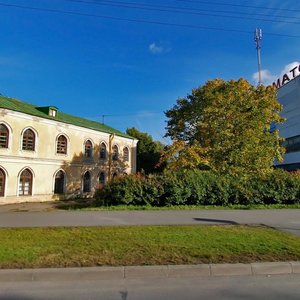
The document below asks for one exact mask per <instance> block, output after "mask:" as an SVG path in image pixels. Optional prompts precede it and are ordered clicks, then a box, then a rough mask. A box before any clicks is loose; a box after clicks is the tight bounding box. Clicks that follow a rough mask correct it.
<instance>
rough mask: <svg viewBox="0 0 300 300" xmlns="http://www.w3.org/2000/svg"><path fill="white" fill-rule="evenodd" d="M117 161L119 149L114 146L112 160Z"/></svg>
mask: <svg viewBox="0 0 300 300" xmlns="http://www.w3.org/2000/svg"><path fill="white" fill-rule="evenodd" d="M118 159H119V149H118V146H117V145H114V146H113V147H112V160H118Z"/></svg>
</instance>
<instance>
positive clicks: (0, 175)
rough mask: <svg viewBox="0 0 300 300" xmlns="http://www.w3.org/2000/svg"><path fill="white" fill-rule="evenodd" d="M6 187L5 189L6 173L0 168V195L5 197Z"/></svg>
mask: <svg viewBox="0 0 300 300" xmlns="http://www.w3.org/2000/svg"><path fill="white" fill-rule="evenodd" d="M4 189H5V173H4V171H3V170H2V169H0V197H4Z"/></svg>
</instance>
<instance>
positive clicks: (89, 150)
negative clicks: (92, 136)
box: [84, 140, 93, 158]
mask: <svg viewBox="0 0 300 300" xmlns="http://www.w3.org/2000/svg"><path fill="white" fill-rule="evenodd" d="M92 154H93V144H92V142H91V141H89V140H87V141H86V142H85V146H84V155H85V157H86V158H91V157H92Z"/></svg>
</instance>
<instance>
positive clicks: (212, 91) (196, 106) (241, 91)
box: [162, 79, 284, 174]
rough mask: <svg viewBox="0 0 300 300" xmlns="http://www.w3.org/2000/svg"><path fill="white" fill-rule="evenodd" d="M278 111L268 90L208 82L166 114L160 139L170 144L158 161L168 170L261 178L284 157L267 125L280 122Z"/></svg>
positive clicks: (275, 133)
mask: <svg viewBox="0 0 300 300" xmlns="http://www.w3.org/2000/svg"><path fill="white" fill-rule="evenodd" d="M281 109H282V107H281V105H280V104H279V103H278V102H277V100H276V91H275V89H274V88H272V87H264V86H259V87H255V86H253V85H251V84H250V83H249V82H247V81H246V80H244V79H240V80H238V81H234V80H230V81H224V80H221V79H215V80H211V81H208V82H207V83H206V84H205V85H204V86H202V87H199V88H196V89H193V90H192V93H191V94H190V95H187V97H185V98H180V99H178V100H177V103H176V105H174V107H173V108H171V109H170V110H168V111H167V112H166V116H167V117H168V119H169V120H168V123H167V128H166V129H167V134H166V136H169V137H171V139H172V140H173V141H174V143H173V145H171V146H170V147H169V148H168V149H167V150H166V151H165V153H164V155H163V158H162V160H163V161H168V162H169V168H190V169H191V168H208V169H211V170H213V171H217V172H219V173H229V174H241V173H243V174H250V173H260V174H266V173H268V172H270V171H271V170H272V166H273V162H274V159H277V160H279V161H280V160H282V155H283V153H284V148H283V147H281V141H282V139H281V138H280V136H279V133H278V130H273V131H271V130H270V124H271V123H273V124H275V125H276V124H278V123H281V122H283V119H282V118H281V117H280V116H279V112H280V111H281Z"/></svg>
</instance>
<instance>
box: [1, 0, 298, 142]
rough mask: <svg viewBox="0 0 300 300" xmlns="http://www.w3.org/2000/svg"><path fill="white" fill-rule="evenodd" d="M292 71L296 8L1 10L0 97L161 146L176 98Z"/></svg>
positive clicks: (5, 3) (84, 4)
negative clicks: (134, 132) (258, 32)
mask: <svg viewBox="0 0 300 300" xmlns="http://www.w3.org/2000/svg"><path fill="white" fill-rule="evenodd" d="M257 27H259V28H262V30H263V40H262V50H261V57H262V69H263V81H264V83H270V82H272V80H274V79H276V78H277V77H278V76H280V74H281V73H282V71H283V70H284V69H285V68H287V69H286V70H288V69H289V68H290V65H289V64H291V63H297V62H298V61H299V60H300V58H299V49H300V31H299V28H300V2H299V1H296V0H293V1H289V0H287V1H282V0H280V1H277V0H272V1H264V0H260V1H259V0H257V1H256V0H254V1H251V2H249V1H237V0H212V1H208V0H207V1H198V0H165V1H159V0H152V1H147V0H141V1H138V0H107V1H104V0H103V1H102V0H78V1H77V0H39V1H38V0H1V1H0V41H1V42H0V45H1V46H0V93H1V94H3V95H6V96H9V97H14V98H17V99H20V100H23V101H26V102H30V103H33V104H37V105H40V106H44V105H55V106H57V107H58V108H59V110H61V111H63V112H65V113H70V114H73V115H77V116H81V117H84V118H88V119H92V120H96V121H99V122H102V119H103V117H102V116H103V115H105V117H104V121H105V124H108V125H110V126H113V127H115V128H117V129H120V130H122V131H125V130H126V128H128V127H136V128H137V129H139V130H140V131H143V132H147V133H149V134H151V135H152V136H153V138H154V139H157V140H162V141H165V142H166V143H167V142H168V141H167V140H164V139H163V136H164V134H165V126H166V123H165V122H166V118H165V116H164V111H166V110H167V109H169V108H171V107H172V106H173V105H174V104H175V102H176V99H177V98H178V97H183V96H186V95H187V94H188V93H190V92H191V90H192V88H195V87H198V86H200V85H203V84H204V83H205V82H206V81H207V80H209V79H214V78H223V79H225V80H229V79H238V78H241V77H243V78H246V79H248V80H249V81H251V82H252V83H253V84H256V81H255V76H254V74H255V72H257V60H256V49H255V43H254V37H253V32H254V30H255V28H257Z"/></svg>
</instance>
